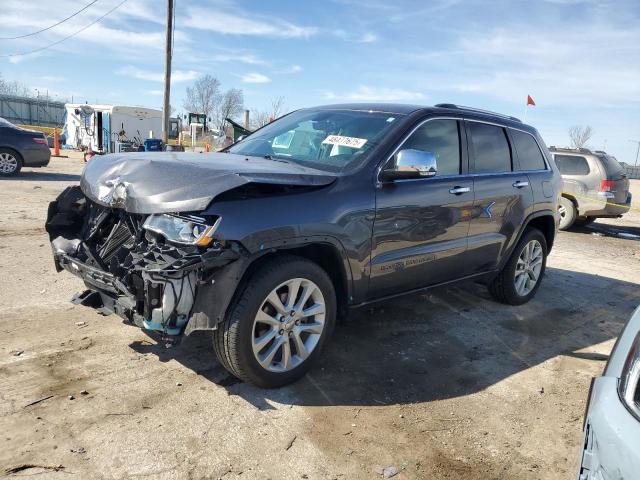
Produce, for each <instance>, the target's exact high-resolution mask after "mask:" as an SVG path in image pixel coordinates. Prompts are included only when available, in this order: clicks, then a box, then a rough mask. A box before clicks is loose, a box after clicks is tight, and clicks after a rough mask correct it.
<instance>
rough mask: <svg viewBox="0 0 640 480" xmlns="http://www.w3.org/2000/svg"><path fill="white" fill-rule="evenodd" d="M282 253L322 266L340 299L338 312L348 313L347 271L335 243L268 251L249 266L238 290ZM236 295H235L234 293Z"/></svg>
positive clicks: (341, 313)
mask: <svg viewBox="0 0 640 480" xmlns="http://www.w3.org/2000/svg"><path fill="white" fill-rule="evenodd" d="M280 255H294V256H298V257H302V258H306V259H307V260H310V261H312V262H314V263H316V264H318V265H320V267H322V268H323V269H324V271H325V272H327V274H328V275H329V277H330V278H331V281H332V282H333V285H334V287H335V291H336V297H337V300H338V313H339V314H340V315H344V314H346V310H347V304H348V298H349V294H348V292H349V288H348V279H347V272H346V270H345V265H344V261H343V258H342V256H341V255H340V251H339V250H338V249H337V248H336V247H335V246H333V245H331V244H327V243H312V244H308V245H303V246H299V247H291V248H283V249H279V250H273V251H270V252H269V253H266V254H264V255H262V256H260V257H259V258H257V259H256V260H255V261H253V262H251V264H250V265H249V266H248V267H247V269H246V270H245V272H244V274H243V275H242V280H241V281H240V284H239V288H238V289H237V290H236V292H240V291H242V290H243V288H244V285H245V284H246V282H247V281H248V279H249V278H251V276H252V275H253V274H254V272H256V271H257V270H258V269H259V268H260V267H262V265H264V263H265V262H268V261H270V260H272V259H273V258H275V257H277V256H280ZM234 297H235V295H234Z"/></svg>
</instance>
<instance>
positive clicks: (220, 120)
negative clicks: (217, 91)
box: [213, 88, 244, 129]
mask: <svg viewBox="0 0 640 480" xmlns="http://www.w3.org/2000/svg"><path fill="white" fill-rule="evenodd" d="M242 110H244V94H243V93H242V90H241V89H239V88H230V89H229V90H227V91H226V92H224V94H223V95H222V96H221V97H220V101H219V102H218V105H217V107H216V109H215V113H214V119H213V120H214V122H215V125H216V126H217V127H218V128H220V129H223V128H224V124H225V121H226V119H227V118H233V117H236V116H237V115H239V114H240V113H242Z"/></svg>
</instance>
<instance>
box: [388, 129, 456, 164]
mask: <svg viewBox="0 0 640 480" xmlns="http://www.w3.org/2000/svg"><path fill="white" fill-rule="evenodd" d="M409 148H411V149H414V150H422V151H423V152H431V153H433V154H434V155H435V157H436V162H437V166H438V175H457V174H459V173H460V135H459V133H458V122H457V121H456V120H432V121H430V122H427V123H425V124H424V125H422V126H421V127H420V128H418V129H417V130H416V131H415V132H413V134H412V135H411V136H410V137H409V138H408V139H407V140H406V141H405V142H404V143H403V144H402V147H401V149H402V150H404V149H409Z"/></svg>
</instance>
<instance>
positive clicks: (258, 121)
mask: <svg viewBox="0 0 640 480" xmlns="http://www.w3.org/2000/svg"><path fill="white" fill-rule="evenodd" d="M284 113H285V108H284V97H276V98H274V99H273V100H271V108H270V109H269V110H254V111H252V112H251V128H253V129H254V130H255V129H257V128H260V127H264V126H265V125H266V124H267V123H269V122H273V121H274V120H275V119H277V118H279V117H281V116H282V115H283V114H284Z"/></svg>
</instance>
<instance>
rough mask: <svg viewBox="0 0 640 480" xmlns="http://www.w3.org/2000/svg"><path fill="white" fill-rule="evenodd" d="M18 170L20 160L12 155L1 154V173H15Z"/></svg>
mask: <svg viewBox="0 0 640 480" xmlns="http://www.w3.org/2000/svg"><path fill="white" fill-rule="evenodd" d="M17 169H18V159H17V158H16V157H15V156H13V155H12V154H10V153H6V152H2V153H0V172H1V173H13V172H15V171H16V170H17Z"/></svg>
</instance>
